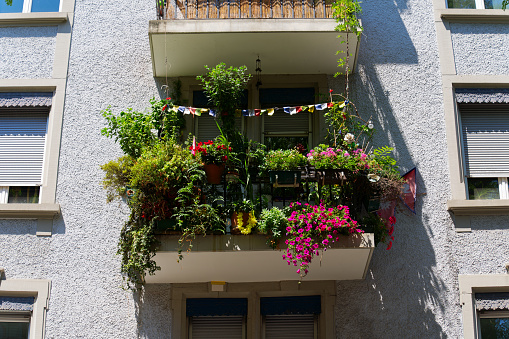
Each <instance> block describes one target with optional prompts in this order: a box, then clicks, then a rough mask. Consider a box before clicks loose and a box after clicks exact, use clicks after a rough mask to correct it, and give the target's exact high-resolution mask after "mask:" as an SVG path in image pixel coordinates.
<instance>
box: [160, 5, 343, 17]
mask: <svg viewBox="0 0 509 339" xmlns="http://www.w3.org/2000/svg"><path fill="white" fill-rule="evenodd" d="M158 1H161V0H158ZM332 3H333V1H332V0H314V1H313V0H253V1H250V0H167V1H166V4H165V6H164V8H163V7H161V8H160V9H158V19H169V20H175V19H177V20H178V19H258V18H260V19H282V18H290V19H298V18H303V19H314V18H321V19H328V18H333V16H332V9H331V5H332Z"/></svg>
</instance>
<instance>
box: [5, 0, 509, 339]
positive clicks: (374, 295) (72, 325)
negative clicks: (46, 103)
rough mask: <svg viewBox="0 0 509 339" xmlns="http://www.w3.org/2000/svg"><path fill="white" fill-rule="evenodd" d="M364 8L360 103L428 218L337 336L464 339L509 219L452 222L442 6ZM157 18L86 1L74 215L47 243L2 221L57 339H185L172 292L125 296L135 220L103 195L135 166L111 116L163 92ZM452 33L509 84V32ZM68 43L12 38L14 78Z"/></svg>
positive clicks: (380, 259)
mask: <svg viewBox="0 0 509 339" xmlns="http://www.w3.org/2000/svg"><path fill="white" fill-rule="evenodd" d="M362 6H363V9H364V13H363V14H362V22H363V24H364V27H365V32H364V33H363V37H362V42H361V46H360V52H359V60H358V67H357V73H356V74H355V75H354V76H353V83H352V98H353V99H354V101H355V103H356V105H357V107H358V108H359V110H360V111H361V113H362V114H363V115H365V116H366V115H367V116H369V115H372V116H373V120H374V122H375V126H376V128H377V130H378V134H377V138H376V140H375V143H376V144H377V145H384V144H389V145H391V146H393V147H395V155H396V157H397V159H398V160H399V163H400V166H401V172H402V173H403V172H405V171H407V170H409V169H411V168H412V167H414V166H417V169H418V177H417V185H418V194H419V195H418V199H417V206H416V208H417V213H416V215H413V214H411V213H410V212H409V211H407V210H406V209H405V208H401V209H399V210H398V213H397V215H396V217H397V220H398V221H397V224H396V231H395V233H394V236H395V241H394V245H393V247H392V249H391V250H390V251H387V250H386V249H385V246H382V245H381V246H379V247H378V248H377V249H376V250H375V253H374V255H373V259H372V262H371V265H370V268H369V271H368V275H367V278H366V279H365V280H364V281H345V282H338V283H337V300H336V331H337V337H339V338H440V337H450V338H461V337H462V325H461V313H460V312H461V307H460V305H459V292H458V287H457V276H458V274H467V273H468V274H480V273H504V272H503V266H502V264H503V263H505V261H507V258H508V256H509V249H508V247H507V245H506V244H507V243H508V242H509V238H508V235H507V230H505V229H504V227H507V226H505V225H507V223H508V222H509V218H508V217H496V218H493V217H479V218H473V220H472V226H473V232H472V233H467V234H457V233H456V232H455V231H454V229H453V225H452V221H451V218H450V216H449V214H448V213H447V212H446V201H447V200H448V199H449V198H450V187H449V171H450V169H449V165H448V158H447V148H446V144H445V135H446V134H445V125H444V110H443V102H442V90H441V86H442V84H441V78H440V73H439V66H440V64H439V58H438V50H437V43H436V35H435V25H434V21H433V8H432V3H431V1H430V0H428V1H422V0H401V1H389V0H378V1H365V2H363V3H362ZM154 18H155V10H154V8H153V2H148V3H142V2H135V1H124V2H115V3H112V2H104V1H99V0H92V1H88V2H83V1H79V0H78V1H77V2H76V7H75V17H74V27H73V36H72V44H71V52H70V63H69V72H68V74H69V76H68V84H67V95H66V101H65V112H64V120H63V129H62V140H61V154H60V163H59V172H58V187H57V199H56V200H57V202H58V203H60V204H61V207H62V215H61V217H59V218H58V219H56V220H55V222H54V227H53V235H52V237H50V238H41V237H36V236H35V230H36V222H35V221H30V220H26V221H12V220H0V267H4V268H5V269H6V275H7V278H12V279H14V278H45V279H51V280H52V290H51V297H50V308H49V311H48V313H47V320H46V337H47V338H75V337H85V338H116V337H117V338H138V337H139V338H167V337H169V335H170V333H171V319H172V314H171V301H170V291H171V288H170V285H166V284H165V285H151V286H148V287H147V288H146V290H145V292H144V294H143V295H141V296H140V295H137V294H136V295H133V293H131V292H130V291H124V290H122V289H121V288H120V286H121V284H122V278H121V276H120V274H119V267H120V261H119V257H118V256H116V255H115V253H116V245H117V240H118V235H119V232H120V228H121V226H122V224H123V221H124V220H125V219H126V217H127V214H128V210H127V208H126V206H125V204H123V203H120V204H119V203H117V202H114V203H111V204H106V203H105V201H106V197H105V192H104V191H103V190H102V188H101V187H100V182H101V180H102V176H103V173H102V171H101V170H100V168H99V166H100V165H101V164H104V163H106V162H107V161H109V160H112V159H114V158H116V157H118V156H119V155H120V154H121V152H120V149H119V147H118V145H115V144H114V142H113V141H112V140H110V139H106V138H105V137H102V136H101V135H100V129H101V128H102V127H104V121H103V118H102V116H101V113H100V112H101V110H102V109H104V108H106V107H107V106H108V105H110V104H111V105H112V106H113V109H114V110H116V111H117V112H118V111H119V109H124V108H126V107H130V106H131V107H134V108H136V109H143V108H144V107H146V106H148V99H149V98H151V97H152V96H158V95H159V94H158V93H159V92H160V85H161V84H160V83H158V82H157V81H156V80H155V79H154V78H153V77H152V63H151V58H150V49H149V41H148V34H147V30H148V21H149V20H152V19H154ZM451 31H452V32H453V43H454V45H453V47H454V51H455V58H456V62H457V69H458V73H460V74H495V73H498V74H507V73H508V68H507V65H506V64H507V62H505V64H504V63H503V61H506V60H507V56H508V51H507V45H508V44H507V43H506V42H507V36H508V35H509V34H507V33H509V32H508V31H507V26H504V25H498V24H496V25H464V24H454V25H451ZM55 34H56V29H55V28H54V27H46V28H30V27H29V28H1V29H0V56H1V58H0V77H3V78H10V77H18V78H24V77H50V76H51V66H52V63H53V61H52V55H53V51H54V41H55ZM35 37H36V38H35ZM480 37H481V38H484V39H480ZM25 40H29V42H27V43H23V41H25ZM472 40H475V41H476V42H477V44H476V43H474V42H475V41H472ZM483 40H486V41H488V42H489V43H486V44H484V43H480V41H483ZM500 46H504V48H501V47H500ZM474 56H475V57H477V58H481V59H478V60H479V61H476V62H472V58H473V57H474ZM18 59H22V60H23V63H21V62H12V60H18ZM6 60H9V61H8V62H7V61H6ZM25 60H27V62H25ZM27 67H28V68H27ZM29 67H32V68H29ZM481 67H482V68H481ZM329 83H330V87H331V88H333V89H334V93H339V92H341V91H342V90H343V85H342V82H341V81H339V80H337V79H335V78H333V77H329ZM486 253H490V254H495V255H490V256H486ZM138 298H140V299H138ZM137 300H141V301H142V302H141V303H139V304H137V303H136V301H137Z"/></svg>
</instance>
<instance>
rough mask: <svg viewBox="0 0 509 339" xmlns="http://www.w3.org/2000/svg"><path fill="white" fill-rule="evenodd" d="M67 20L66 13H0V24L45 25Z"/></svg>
mask: <svg viewBox="0 0 509 339" xmlns="http://www.w3.org/2000/svg"><path fill="white" fill-rule="evenodd" d="M67 20H68V18H67V13H62V12H44V13H0V26H41V25H42V26H47V25H58V24H61V23H64V22H66V21H67Z"/></svg>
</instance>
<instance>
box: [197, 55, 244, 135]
mask: <svg viewBox="0 0 509 339" xmlns="http://www.w3.org/2000/svg"><path fill="white" fill-rule="evenodd" d="M205 69H206V70H207V73H206V74H205V75H200V76H197V77H196V79H198V80H200V81H201V83H202V85H203V88H204V90H205V95H206V96H207V98H208V99H209V102H210V103H211V104H212V105H213V106H214V107H216V108H217V109H218V111H219V112H218V113H219V119H220V120H221V123H222V127H223V129H224V133H225V134H226V136H227V137H228V138H230V136H231V135H232V134H233V133H234V131H235V109H236V108H239V106H240V103H241V99H242V96H243V94H244V89H245V88H246V84H247V82H248V81H249V79H250V78H251V75H250V74H246V72H247V67H246V66H240V67H233V66H230V67H228V68H227V67H226V64H225V63H224V62H222V63H220V64H218V65H216V66H215V67H214V68H210V67H209V66H205Z"/></svg>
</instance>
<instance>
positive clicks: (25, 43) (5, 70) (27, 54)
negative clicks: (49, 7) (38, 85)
mask: <svg viewBox="0 0 509 339" xmlns="http://www.w3.org/2000/svg"><path fill="white" fill-rule="evenodd" d="M56 35H57V27H56V26H48V27H3V28H0V79H6V78H7V79H12V78H51V73H52V70H53V59H54V55H55V41H56Z"/></svg>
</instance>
